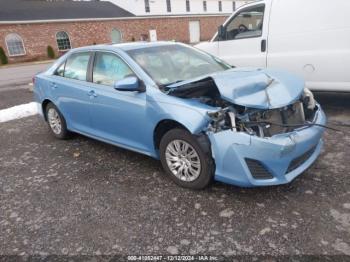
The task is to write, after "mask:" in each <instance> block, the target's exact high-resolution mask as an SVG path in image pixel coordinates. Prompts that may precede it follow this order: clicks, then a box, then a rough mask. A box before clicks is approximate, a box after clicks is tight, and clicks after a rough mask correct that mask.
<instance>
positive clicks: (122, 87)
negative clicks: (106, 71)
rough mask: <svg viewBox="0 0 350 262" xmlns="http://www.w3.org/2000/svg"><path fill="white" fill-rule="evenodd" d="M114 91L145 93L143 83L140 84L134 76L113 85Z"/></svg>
mask: <svg viewBox="0 0 350 262" xmlns="http://www.w3.org/2000/svg"><path fill="white" fill-rule="evenodd" d="M114 89H116V90H118V91H135V92H145V91H146V88H145V85H144V83H143V82H141V81H140V80H139V79H138V78H137V77H135V76H129V77H126V78H124V79H121V80H119V81H116V82H115V83H114Z"/></svg>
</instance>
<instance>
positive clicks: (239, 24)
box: [221, 5, 265, 41]
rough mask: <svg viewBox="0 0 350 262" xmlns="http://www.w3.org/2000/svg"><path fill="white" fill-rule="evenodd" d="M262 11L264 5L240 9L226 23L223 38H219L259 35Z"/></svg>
mask: <svg viewBox="0 0 350 262" xmlns="http://www.w3.org/2000/svg"><path fill="white" fill-rule="evenodd" d="M264 11H265V6H264V5H259V6H255V7H252V8H247V9H244V10H242V11H240V12H239V13H238V14H237V15H235V16H234V17H233V18H232V20H231V21H230V22H229V23H228V24H227V25H226V27H225V29H226V37H225V36H224V37H223V38H224V39H221V40H222V41H225V40H234V39H243V38H252V37H259V36H261V35H262V29H263V22H264Z"/></svg>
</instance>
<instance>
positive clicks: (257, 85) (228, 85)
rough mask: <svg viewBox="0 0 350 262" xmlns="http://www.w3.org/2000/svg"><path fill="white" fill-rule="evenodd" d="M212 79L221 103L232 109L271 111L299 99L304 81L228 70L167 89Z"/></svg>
mask: <svg viewBox="0 0 350 262" xmlns="http://www.w3.org/2000/svg"><path fill="white" fill-rule="evenodd" d="M206 78H212V79H213V80H214V82H215V85H216V86H217V88H218V90H219V92H220V95H221V97H222V99H224V100H226V101H229V102H232V103H233V104H236V105H241V106H246V107H251V108H257V109H274V108H280V107H283V106H286V105H289V104H291V103H293V102H295V101H296V100H298V99H299V98H300V96H301V95H302V92H303V90H304V85H305V83H304V81H303V80H302V79H301V78H299V77H296V76H294V75H292V74H289V73H287V72H284V71H279V70H270V69H249V68H240V69H230V70H227V71H223V72H218V73H214V74H210V75H206V76H203V77H200V78H196V79H191V80H188V81H183V82H180V83H177V84H174V85H171V86H169V87H170V88H175V87H178V86H183V85H185V84H189V83H192V82H198V81H201V80H203V79H206Z"/></svg>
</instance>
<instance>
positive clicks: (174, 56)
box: [128, 45, 230, 86]
mask: <svg viewBox="0 0 350 262" xmlns="http://www.w3.org/2000/svg"><path fill="white" fill-rule="evenodd" d="M128 54H129V55H130V56H131V57H132V58H133V59H134V60H135V61H136V62H137V63H138V64H139V65H140V66H141V67H142V69H143V70H145V72H147V73H148V74H149V75H150V77H152V79H153V80H154V81H155V82H156V83H157V84H158V85H159V86H167V85H170V84H172V83H176V82H180V81H183V80H188V79H192V78H196V77H199V76H202V75H206V74H210V73H214V72H219V71H224V70H227V69H229V68H230V66H229V65H227V64H225V63H224V62H222V61H221V60H219V59H218V58H215V57H213V56H211V55H209V54H206V53H204V52H202V51H199V50H198V51H197V50H195V49H193V48H190V47H186V46H182V45H165V46H154V47H145V48H140V49H134V50H130V51H128Z"/></svg>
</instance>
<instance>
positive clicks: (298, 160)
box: [286, 147, 316, 174]
mask: <svg viewBox="0 0 350 262" xmlns="http://www.w3.org/2000/svg"><path fill="white" fill-rule="evenodd" d="M315 150H316V147H313V148H311V149H310V150H309V151H307V152H306V153H304V154H302V155H301V156H299V157H297V158H295V159H294V160H293V161H292V162H290V164H289V167H288V169H287V173H286V174H289V173H290V172H292V171H294V170H295V169H297V168H298V167H300V166H301V165H302V164H304V163H305V162H306V161H307V160H308V159H309V158H310V157H311V156H312V154H313V153H314V152H315Z"/></svg>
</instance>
